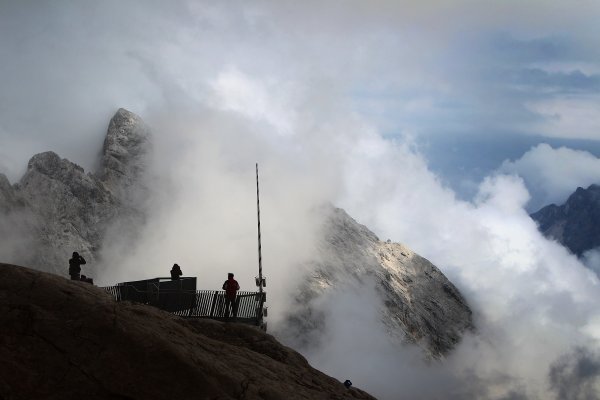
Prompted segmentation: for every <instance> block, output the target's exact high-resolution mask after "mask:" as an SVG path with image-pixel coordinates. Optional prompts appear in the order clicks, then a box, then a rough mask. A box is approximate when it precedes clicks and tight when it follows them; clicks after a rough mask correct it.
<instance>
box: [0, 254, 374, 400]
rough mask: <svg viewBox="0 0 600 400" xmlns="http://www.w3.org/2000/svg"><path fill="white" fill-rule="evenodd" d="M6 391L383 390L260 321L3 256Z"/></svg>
mask: <svg viewBox="0 0 600 400" xmlns="http://www.w3.org/2000/svg"><path fill="white" fill-rule="evenodd" d="M0 360H2V362H0V398H1V399H11V400H25V399H26V400H30V399H87V400H93V399H130V400H134V399H140V400H152V399H178V400H185V399H194V400H196V399H223V400H225V399H282V400H283V399H307V400H309V399H339V400H341V399H373V397H371V396H369V395H368V394H366V393H365V392H363V391H361V390H359V389H356V388H351V389H349V390H348V389H346V388H345V387H344V386H343V384H342V383H341V382H339V381H338V380H336V379H334V378H332V377H330V376H327V375H325V374H323V373H321V372H319V371H317V370H315V369H314V368H312V367H311V366H310V365H309V364H308V363H307V361H306V360H305V359H304V358H303V357H302V356H301V355H300V354H298V353H296V352H295V351H293V350H291V349H289V348H287V347H284V346H282V345H281V344H280V343H279V342H277V340H275V339H274V338H273V337H272V336H270V335H268V334H266V333H264V332H262V331H260V330H259V329H257V328H254V327H250V326H243V325H238V324H233V323H232V324H225V323H221V322H217V321H211V320H185V319H181V318H179V317H175V316H173V315H171V314H169V313H167V312H164V311H161V310H158V309H155V308H153V307H150V306H145V305H140V304H132V303H129V302H123V303H116V302H115V301H114V300H113V299H112V297H111V296H109V295H108V294H105V293H104V292H103V290H102V289H99V288H97V287H94V286H92V285H89V284H86V283H83V282H74V281H69V280H67V279H65V278H62V277H59V276H56V275H52V274H48V273H44V272H39V271H34V270H31V269H27V268H23V267H17V266H13V265H7V264H0Z"/></svg>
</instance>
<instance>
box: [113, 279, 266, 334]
mask: <svg viewBox="0 0 600 400" xmlns="http://www.w3.org/2000/svg"><path fill="white" fill-rule="evenodd" d="M103 289H104V290H105V291H106V292H107V293H109V294H110V295H111V296H113V297H114V299H115V300H116V301H134V302H138V303H143V304H149V305H152V306H154V307H157V308H160V309H162V310H165V311H169V312H171V313H173V314H175V315H178V316H180V317H187V318H212V319H217V320H229V319H232V318H234V319H235V320H236V321H237V322H243V323H250V324H253V325H260V324H261V323H262V312H261V309H260V308H261V306H262V304H264V303H265V301H266V293H264V292H263V293H259V292H243V291H239V292H237V296H236V299H235V302H233V304H231V305H229V307H227V306H228V304H227V301H226V298H225V291H222V290H183V289H175V290H171V289H160V287H159V286H157V285H154V284H153V283H149V284H148V285H147V286H146V289H147V290H140V289H139V288H138V287H135V286H133V285H127V284H120V285H116V286H107V287H104V288H103ZM261 297H262V301H261Z"/></svg>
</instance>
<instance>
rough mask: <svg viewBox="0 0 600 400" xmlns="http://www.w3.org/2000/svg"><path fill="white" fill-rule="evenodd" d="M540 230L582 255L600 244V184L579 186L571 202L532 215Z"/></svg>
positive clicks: (570, 197)
mask: <svg viewBox="0 0 600 400" xmlns="http://www.w3.org/2000/svg"><path fill="white" fill-rule="evenodd" d="M531 218H533V219H534V220H535V221H536V222H537V224H538V227H539V229H540V231H541V232H542V233H543V234H544V235H545V236H546V237H549V238H552V239H555V240H557V241H558V242H560V243H561V244H562V245H564V246H565V247H567V248H568V249H569V250H570V251H571V252H572V253H574V254H576V255H577V256H581V255H582V254H583V253H584V252H586V251H587V250H591V249H594V248H596V247H599V246H600V185H598V184H593V185H590V186H589V187H588V188H587V189H584V188H582V187H578V188H577V189H576V190H575V192H573V193H572V194H571V195H570V196H569V198H568V199H567V201H566V202H565V203H564V204H562V205H560V206H557V205H556V204H551V205H548V206H546V207H543V208H542V209H540V210H539V211H537V212H535V213H533V214H531Z"/></svg>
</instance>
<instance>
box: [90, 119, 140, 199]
mask: <svg viewBox="0 0 600 400" xmlns="http://www.w3.org/2000/svg"><path fill="white" fill-rule="evenodd" d="M149 136H150V129H149V128H148V127H147V125H146V124H145V123H144V121H143V120H142V119H141V118H140V117H139V116H137V115H136V114H134V113H132V112H130V111H128V110H126V109H124V108H120V109H119V110H118V111H117V112H116V113H115V115H114V116H113V117H112V119H111V120H110V123H109V125H108V132H107V134H106V138H105V140H104V146H103V149H102V160H101V166H100V169H99V171H98V174H97V175H98V177H99V178H100V179H101V180H102V181H103V182H104V183H105V184H106V186H107V188H108V189H109V190H110V191H112V192H113V193H114V194H115V195H116V196H117V197H119V198H122V199H126V198H128V197H130V194H131V192H132V189H133V188H134V187H136V186H137V185H139V184H140V182H141V181H142V177H143V175H144V172H145V171H146V162H147V160H146V156H147V154H148V153H149V151H150V141H149Z"/></svg>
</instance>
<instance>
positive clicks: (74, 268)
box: [69, 251, 85, 281]
mask: <svg viewBox="0 0 600 400" xmlns="http://www.w3.org/2000/svg"><path fill="white" fill-rule="evenodd" d="M83 264H85V259H84V258H83V257H81V256H80V255H79V253H78V252H76V251H74V252H73V257H72V258H71V259H70V260H69V275H71V280H72V281H79V280H81V277H80V276H79V274H80V273H81V266H82V265H83Z"/></svg>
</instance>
